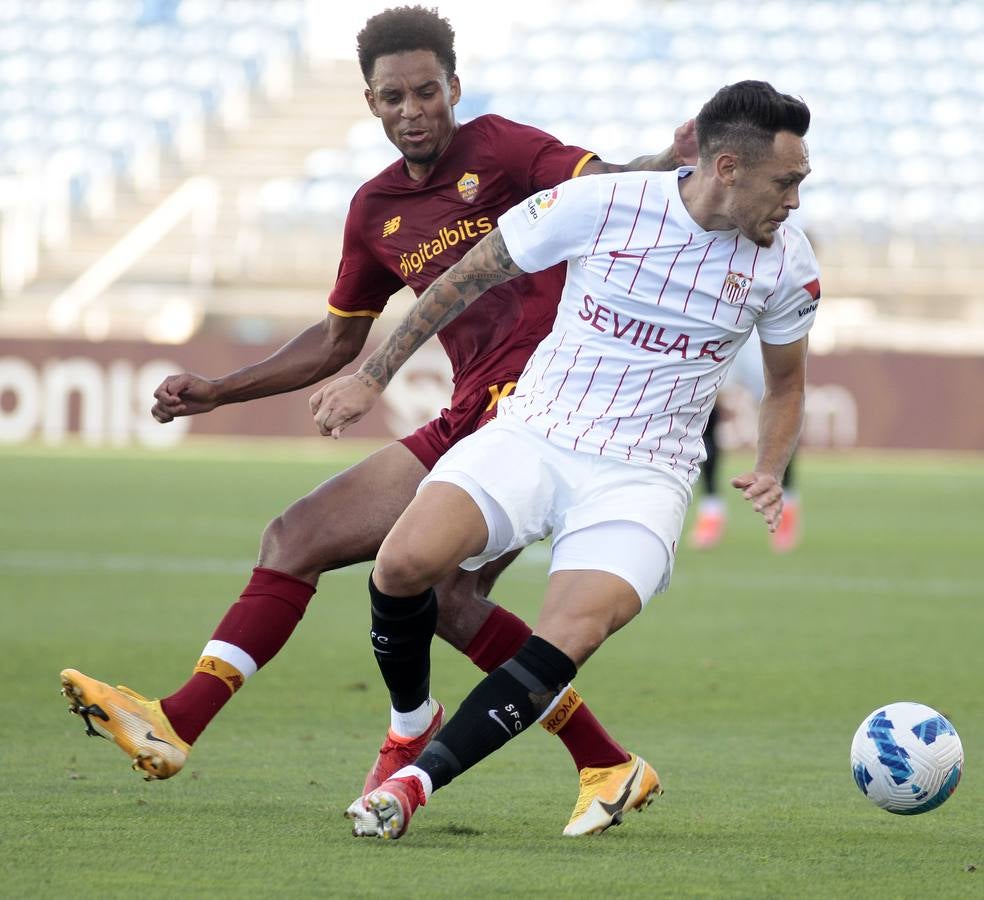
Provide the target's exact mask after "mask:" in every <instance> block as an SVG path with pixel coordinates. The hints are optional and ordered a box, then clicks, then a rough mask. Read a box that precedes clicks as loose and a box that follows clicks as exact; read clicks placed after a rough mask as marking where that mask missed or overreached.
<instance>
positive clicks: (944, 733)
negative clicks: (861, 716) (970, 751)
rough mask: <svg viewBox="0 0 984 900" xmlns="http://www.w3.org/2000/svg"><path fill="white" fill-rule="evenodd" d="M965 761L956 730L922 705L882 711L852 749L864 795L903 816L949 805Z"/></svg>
mask: <svg viewBox="0 0 984 900" xmlns="http://www.w3.org/2000/svg"><path fill="white" fill-rule="evenodd" d="M963 761H964V754H963V746H962V745H961V744H960V737H959V736H958V735H957V732H956V729H955V728H954V727H953V726H952V725H951V724H950V723H949V722H948V721H947V720H946V718H944V717H943V716H942V715H940V714H939V713H938V712H937V711H936V710H935V709H932V708H931V707H929V706H923V704H922V703H910V702H902V703H889V704H888V705H887V706H879V707H878V708H877V709H876V710H875V711H874V712H873V713H872V714H871V715H870V716H867V717H866V718H865V720H864V721H863V722H862V723H861V725H860V726H859V727H858V730H857V732H856V733H855V735H854V741H853V743H852V744H851V769H852V770H853V772H854V780H855V782H857V785H858V788H860V790H861V793H863V794H864V795H865V796H866V797H867V798H868V799H869V800H870V801H871V802H872V803H874V804H875V805H876V806H880V807H881V808H882V809H887V810H888V811H889V812H892V813H898V814H899V815H902V816H911V815H915V814H916V813H923V812H928V811H929V810H931V809H936V807H937V806H939V805H940V804H942V803H944V802H945V801H946V798H947V797H949V796H950V794H952V793H953V792H954V791H955V790H956V789H957V784H958V783H959V782H960V774H961V772H962V771H963Z"/></svg>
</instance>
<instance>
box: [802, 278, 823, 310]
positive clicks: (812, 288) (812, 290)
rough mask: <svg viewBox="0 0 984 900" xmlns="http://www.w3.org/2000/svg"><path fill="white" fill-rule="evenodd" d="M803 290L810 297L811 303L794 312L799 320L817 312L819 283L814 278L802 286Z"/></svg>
mask: <svg viewBox="0 0 984 900" xmlns="http://www.w3.org/2000/svg"><path fill="white" fill-rule="evenodd" d="M803 290H804V291H806V292H807V293H808V294H809V295H810V297H811V299H812V300H813V302H812V303H810V304H808V305H807V306H802V307H800V308H799V309H798V310H796V312H797V314H798V315H799V317H800V318H801V319H802V318H803V316H808V315H810V313H815V312H816V311H817V307H818V306H819V305H820V281H819V280H818V279H816V278H814V279H813V281H811V282H810V283H809V284H804V285H803Z"/></svg>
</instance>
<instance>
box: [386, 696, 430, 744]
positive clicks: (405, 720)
mask: <svg viewBox="0 0 984 900" xmlns="http://www.w3.org/2000/svg"><path fill="white" fill-rule="evenodd" d="M436 712H437V704H436V703H435V702H434V700H433V699H432V698H431V697H428V698H427V699H426V700H425V701H424V702H423V703H421V704H420V706H418V707H417V708H416V709H414V710H411V711H410V712H397V711H396V710H395V709H391V710H390V728H391V729H392V730H393V732H394V733H395V734H398V735H399V736H400V737H406V738H415V737H420V735H422V734H423V733H424V732H425V731H426V730H427V729H428V728H429V727H430V723H431V722H433V721H434V713H436Z"/></svg>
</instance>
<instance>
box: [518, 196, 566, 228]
mask: <svg viewBox="0 0 984 900" xmlns="http://www.w3.org/2000/svg"><path fill="white" fill-rule="evenodd" d="M559 199H560V188H559V187H555V188H550V189H549V190H546V191H540V193H539V194H534V195H533V196H532V197H530V198H529V199H528V200H527V201H526V203H525V204H524V205H523V212H524V213H526V218H527V220H528V221H529V223H530V224H531V225H533V224H535V223H536V222H538V221H539V220H540V219H541V218H543V216H545V215H546V214H547V213H548V212H550V210H551V209H553V208H554V207H555V206H556V205H557V201H558V200H559Z"/></svg>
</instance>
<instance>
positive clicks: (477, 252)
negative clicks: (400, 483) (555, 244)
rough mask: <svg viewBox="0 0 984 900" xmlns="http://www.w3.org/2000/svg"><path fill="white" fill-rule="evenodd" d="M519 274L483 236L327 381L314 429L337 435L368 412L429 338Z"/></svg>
mask: <svg viewBox="0 0 984 900" xmlns="http://www.w3.org/2000/svg"><path fill="white" fill-rule="evenodd" d="M522 274H523V270H522V269H520V268H519V266H517V265H516V263H515V262H513V259H512V257H511V256H510V255H509V250H508V249H507V248H506V242H505V241H504V240H503V239H502V235H501V234H500V233H499V230H498V229H496V230H495V231H493V232H491V233H490V234H488V235H487V236H486V237H484V238H483V239H482V240H481V241H479V242H478V243H477V244H476V245H475V246H474V247H472V249H471V250H469V251H468V253H466V254H465V255H464V256H463V257H462V258H461V259H460V260H459V261H458V262H457V263H456V264H455V265H453V266H452V267H451V268H450V269H448V270H447V271H446V272H445V273H444V274H443V275H441V277H440V278H438V279H436V280H435V281H434V283H433V284H431V286H430V287H429V288H427V290H426V291H424V292H423V293H422V294H421V295H420V298H419V299H418V300H417V302H416V303H415V304H414V306H413V307H412V309H411V310H410V312H409V313H407V315H406V318H404V320H403V321H402V322H401V323H400V324H399V325H398V326H397V327H396V329H395V330H394V331H393V333H392V334H391V335H390V336H389V337H388V338H387V339H386V340H385V341H384V342H383V343H382V344H381V345H380V347H379V348H378V349H377V350H376V351H375V352H374V353H373V354H372V355H371V356H369V358H368V359H367V360H366V361H365V362H364V363H363V364H362V366H361V367H360V368H359V370H358V371H357V372H355V373H354V374H353V375H347V376H345V377H343V378H337V379H335V380H334V381H332V382H329V383H328V384H326V385H325V386H324V387H322V388H320V389H319V390H318V391H317V392H316V393H314V394H313V395H312V396H311V399H310V401H309V403H310V407H311V414H312V415H313V416H314V422H315V425H316V426H317V428H318V431H320V432H321V433H322V434H323V435H329V436H331V437H335V438H337V437H340V436H341V434H342V432H343V431H344V430H345V429H346V428H348V427H349V426H350V425H353V424H354V423H355V422H358V421H359V420H360V419H361V418H362V417H363V416H364V415H365V414H366V413H367V412H368V411H369V410H370V409H371V408H372V406H373V404H374V403H375V401H376V400H377V399H378V398H379V395H380V394H381V393H382V391H383V389H384V388H385V387H386V385H387V384H389V382H390V379H391V378H392V377H393V375H394V373H395V372H396V370H397V369H399V368H400V366H401V365H403V363H404V362H406V361H407V359H409V358H410V356H412V355H413V353H414V351H415V350H417V348H418V347H420V346H421V345H422V344H423V343H424V342H425V341H426V340H427V339H428V338H430V337H432V336H433V335H435V334H437V332H438V331H440V330H441V329H442V328H443V327H444V326H445V325H447V324H448V322H451V321H452V320H454V319H455V318H457V317H458V316H459V315H461V313H462V312H464V311H465V309H466V308H467V307H468V305H469V304H470V303H472V302H473V301H475V300H477V299H478V298H479V297H480V296H481V295H482V294H484V293H485V292H486V291H487V290H488V289H489V288H491V287H494V286H495V285H497V284H502V283H503V282H504V281H509V280H510V279H512V278H515V277H516V276H518V275H522Z"/></svg>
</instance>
